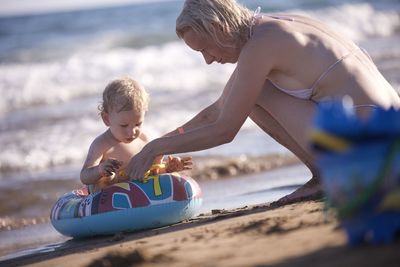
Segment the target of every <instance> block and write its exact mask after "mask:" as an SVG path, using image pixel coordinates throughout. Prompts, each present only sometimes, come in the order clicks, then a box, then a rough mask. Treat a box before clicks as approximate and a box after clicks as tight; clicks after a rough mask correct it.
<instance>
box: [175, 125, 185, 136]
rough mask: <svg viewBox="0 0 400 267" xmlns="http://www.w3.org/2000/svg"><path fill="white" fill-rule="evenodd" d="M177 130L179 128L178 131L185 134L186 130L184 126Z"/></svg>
mask: <svg viewBox="0 0 400 267" xmlns="http://www.w3.org/2000/svg"><path fill="white" fill-rule="evenodd" d="M176 130H178V133H180V134H183V133H184V132H185V130H184V129H183V127H178V128H177V129H176Z"/></svg>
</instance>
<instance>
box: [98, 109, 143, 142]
mask: <svg viewBox="0 0 400 267" xmlns="http://www.w3.org/2000/svg"><path fill="white" fill-rule="evenodd" d="M144 115H145V112H144V111H142V112H137V111H134V110H128V111H120V112H115V111H111V112H110V113H106V112H103V113H102V118H103V121H104V123H105V124H106V125H107V126H108V127H109V128H110V131H111V133H112V135H113V136H114V138H115V139H117V140H118V141H120V142H123V143H130V142H132V141H133V140H135V139H136V138H138V137H139V135H140V133H141V132H142V124H143V121H144Z"/></svg>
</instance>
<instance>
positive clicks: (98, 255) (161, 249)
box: [0, 201, 400, 267]
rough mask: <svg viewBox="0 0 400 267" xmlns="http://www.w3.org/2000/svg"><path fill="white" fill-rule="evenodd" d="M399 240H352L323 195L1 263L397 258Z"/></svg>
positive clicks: (368, 261)
mask: <svg viewBox="0 0 400 267" xmlns="http://www.w3.org/2000/svg"><path fill="white" fill-rule="evenodd" d="M399 249H400V242H395V243H392V244H389V245H380V246H361V247H349V246H348V245H347V243H346V236H345V234H344V232H343V231H342V230H341V229H340V227H339V224H338V222H337V220H336V219H335V217H334V216H333V215H332V214H331V213H330V212H325V211H324V205H323V203H322V202H318V201H317V202H315V201H308V202H303V203H298V204H292V205H287V206H283V207H270V206H269V205H264V206H252V207H245V208H240V209H234V210H213V211H212V212H211V213H208V214H201V215H199V216H198V217H196V218H194V219H192V220H190V221H188V222H183V223H180V224H176V225H173V226H169V227H164V228H161V229H155V230H150V231H144V232H139V233H131V234H118V235H115V236H108V237H99V238H91V239H84V240H72V241H69V242H66V243H65V244H64V245H63V246H61V247H58V248H54V249H53V250H52V251H49V252H43V253H40V254H35V255H29V256H25V257H20V258H16V259H12V260H8V261H4V262H2V263H0V265H1V266H61V267H63V266H398V263H399V261H400V254H399V253H398V251H399Z"/></svg>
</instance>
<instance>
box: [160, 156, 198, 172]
mask: <svg viewBox="0 0 400 267" xmlns="http://www.w3.org/2000/svg"><path fill="white" fill-rule="evenodd" d="M192 165H193V162H192V157H184V158H180V157H172V156H168V159H167V163H166V172H179V171H183V170H190V169H192Z"/></svg>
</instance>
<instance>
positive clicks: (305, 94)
mask: <svg viewBox="0 0 400 267" xmlns="http://www.w3.org/2000/svg"><path fill="white" fill-rule="evenodd" d="M260 10H261V8H260V7H258V8H257V9H256V10H255V11H254V14H253V20H252V25H251V26H253V25H254V24H255V20H256V19H258V18H260V17H262V15H261V14H260ZM269 17H271V18H273V19H279V20H287V21H294V19H293V18H290V17H285V16H269ZM251 34H252V27H250V36H251ZM359 50H362V51H363V52H364V53H365V54H366V55H367V56H368V57H369V58H371V57H370V56H369V55H368V53H367V52H366V51H365V50H364V49H362V48H356V49H354V50H352V51H350V52H349V53H347V54H345V55H344V56H342V57H341V58H339V59H338V60H337V61H336V62H334V63H333V64H332V65H330V66H329V67H328V68H327V69H326V70H325V71H324V72H322V73H321V75H320V76H319V78H318V79H317V80H316V81H315V82H314V83H313V84H312V86H311V87H310V88H304V89H285V88H282V87H281V86H279V85H278V84H276V83H274V82H273V81H271V80H270V79H268V80H269V81H270V82H271V83H272V84H273V85H274V86H275V87H276V88H278V89H279V90H281V91H282V92H284V93H286V94H288V95H291V96H294V97H296V98H300V99H310V98H311V96H312V95H313V93H314V90H315V88H316V87H317V85H318V83H319V82H320V81H321V80H323V79H324V78H325V77H326V76H327V75H328V74H329V72H331V71H332V70H333V69H334V68H335V67H336V66H337V65H338V64H339V63H340V62H342V61H343V60H344V59H346V58H347V57H349V56H351V55H353V54H354V53H356V52H357V51H359Z"/></svg>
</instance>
